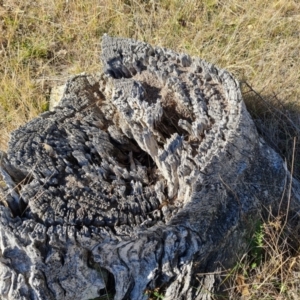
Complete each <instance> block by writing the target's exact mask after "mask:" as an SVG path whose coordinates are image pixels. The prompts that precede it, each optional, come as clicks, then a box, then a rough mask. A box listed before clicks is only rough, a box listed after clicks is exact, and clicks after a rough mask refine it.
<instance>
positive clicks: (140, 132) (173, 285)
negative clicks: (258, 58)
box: [0, 36, 299, 300]
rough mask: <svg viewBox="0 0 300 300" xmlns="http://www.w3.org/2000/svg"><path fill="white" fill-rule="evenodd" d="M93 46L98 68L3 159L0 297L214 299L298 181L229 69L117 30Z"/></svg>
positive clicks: (22, 133) (79, 79)
mask: <svg viewBox="0 0 300 300" xmlns="http://www.w3.org/2000/svg"><path fill="white" fill-rule="evenodd" d="M102 51H103V52H102V61H103V63H104V74H99V75H97V76H96V75H95V76H91V75H79V76H75V77H74V78H72V79H70V80H69V81H68V83H67V85H66V88H65V92H64V96H63V98H62V100H61V102H60V104H59V107H56V108H55V109H54V111H52V112H46V113H44V114H41V115H40V116H39V117H38V118H36V119H34V120H32V121H31V122H29V123H28V124H26V125H25V126H23V127H21V128H19V129H18V130H16V131H15V132H14V133H12V135H11V140H10V143H9V149H8V151H7V154H4V153H3V154H2V160H1V168H0V170H1V175H2V178H3V180H4V182H5V184H2V185H1V192H2V197H1V199H2V204H3V205H1V206H0V224H1V225H0V249H1V255H0V295H1V299H26V300H27V299H72V300H75V299H78V300H84V299H93V298H96V297H98V296H99V295H100V294H101V293H102V294H104V293H105V292H106V287H107V286H110V288H113V289H114V299H147V298H148V297H149V296H148V295H147V293H146V290H151V289H154V288H155V287H163V290H164V293H165V299H212V298H213V293H214V292H215V291H218V290H219V288H220V287H219V283H220V282H219V277H218V275H217V274H213V272H214V271H216V270H218V269H220V268H221V267H222V268H223V267H231V266H233V265H234V264H235V262H236V261H237V259H238V255H239V254H241V253H242V251H243V250H244V249H245V247H246V245H247V239H246V238H247V237H248V236H249V233H250V232H251V230H252V229H253V227H254V225H255V223H256V221H257V220H258V219H259V217H260V213H261V211H262V209H263V207H269V206H270V207H271V208H272V207H277V206H278V205H279V203H280V201H281V202H282V201H283V202H284V200H282V199H283V196H284V193H285V190H288V188H287V184H289V182H293V186H292V189H291V190H290V191H291V193H290V194H291V199H292V201H294V202H295V203H296V202H298V197H299V196H298V192H297V191H296V190H297V189H298V182H296V181H295V180H292V179H291V177H290V174H289V172H288V171H287V170H286V168H285V167H284V162H283V160H282V159H281V158H280V156H279V155H278V154H277V153H276V152H275V151H273V150H272V149H271V148H270V147H269V146H268V145H267V144H266V143H265V142H264V141H263V140H262V138H260V136H259V135H258V133H257V131H256V128H255V126H254V124H253V122H252V120H251V117H250V116H249V114H248V112H247V110H246V108H245V105H244V103H243V100H242V96H241V92H240V89H239V84H238V82H237V81H236V80H235V79H234V78H233V77H232V75H231V74H230V73H228V72H227V71H225V70H221V69H218V68H216V67H215V66H213V65H211V64H209V63H207V62H205V61H203V60H201V59H198V58H191V57H189V56H188V55H185V54H178V53H175V52H173V51H170V50H167V49H162V48H153V47H151V46H150V45H148V44H146V43H142V42H136V41H134V40H129V39H121V38H111V37H109V36H104V37H103V44H102ZM291 180H292V181H291ZM204 272H209V274H207V275H202V276H198V277H196V274H198V273H204Z"/></svg>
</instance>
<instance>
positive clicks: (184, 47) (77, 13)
mask: <svg viewBox="0 0 300 300" xmlns="http://www.w3.org/2000/svg"><path fill="white" fill-rule="evenodd" d="M104 33H108V34H110V35H113V36H122V37H130V38H135V39H138V40H143V41H146V42H149V43H151V44H153V45H159V46H163V47H168V48H172V49H174V50H177V51H180V52H187V53H189V54H191V55H193V56H200V57H201V58H204V59H206V60H207V61H210V62H213V63H215V64H216V65H218V66H220V67H222V68H226V69H227V70H229V71H230V72H232V73H233V74H234V75H235V76H236V77H237V78H238V79H239V80H240V81H241V83H242V89H243V94H244V99H245V102H246V104H247V106H248V109H249V110H250V112H251V114H252V116H253V118H254V121H255V123H256V125H257V127H258V130H259V131H260V133H261V134H262V135H263V136H264V137H265V138H266V139H267V141H268V142H269V143H270V144H271V145H272V146H273V147H274V148H275V149H276V150H277V151H278V152H279V153H280V154H281V155H282V156H283V157H285V158H286V161H287V163H288V165H289V167H290V168H291V162H292V157H293V158H294V169H295V171H294V175H295V176H296V177H298V178H299V174H300V157H299V155H300V154H299V153H300V152H299V151H297V149H299V148H300V147H298V145H299V140H300V139H299V128H300V118H299V110H300V108H299V103H300V102H299V94H300V93H299V92H300V72H299V70H300V59H299V57H300V43H299V38H300V2H299V1H297V0H294V1H292V0H276V1H264V0H249V1H238V0H226V1H225V0H223V1H218V0H202V1H196V0H193V1H192V0H161V1H159V0H123V1H121V0H55V1H54V0H38V1H25V0H19V1H18V0H2V1H1V0H0V149H1V150H5V149H7V143H8V140H9V133H10V132H11V131H12V130H14V129H15V128H17V127H19V126H20V125H22V124H24V123H25V122H27V121H28V120H30V119H32V118H33V117H35V116H36V115H37V114H39V113H40V112H42V111H45V110H47V109H48V105H49V94H50V91H51V88H52V87H53V86H56V85H59V84H61V83H64V82H65V81H66V79H67V78H68V76H70V75H72V74H77V73H80V72H87V73H90V72H97V71H99V70H101V63H100V61H99V53H100V50H101V49H100V39H101V36H102V35H103V34H104ZM295 137H296V140H295ZM294 140H295V141H296V150H295V151H292V149H293V141H294ZM299 146H300V145H299ZM298 152H299V153H298ZM274 218H275V219H274V220H273V221H272V222H273V223H274V222H279V223H280V220H279V221H278V220H277V219H276V217H274ZM273 223H272V224H273ZM279 223H278V224H279ZM264 224H265V225H263V242H264V243H263V248H264V255H265V256H264V257H265V258H266V259H265V261H263V262H261V264H260V266H259V268H258V267H257V268H256V269H255V270H252V269H251V266H250V261H249V255H248V256H247V259H248V262H247V259H246V260H245V261H243V262H242V264H243V267H244V269H247V270H246V271H245V270H244V271H245V274H247V276H248V277H247V276H246V275H245V274H243V276H245V280H246V282H247V284H248V285H249V289H251V290H250V295H254V296H253V297H254V298H253V297H252V298H251V299H293V298H292V297H293V296H291V295H292V294H293V293H294V294H295V295H296V296H297V297H300V293H299V288H298V286H297V284H296V277H295V276H298V275H295V274H298V273H299V272H298V271H294V270H296V269H297V268H298V269H299V270H300V268H299V266H300V263H299V260H300V259H299V252H298V249H294V248H293V251H292V250H291V249H292V248H291V247H290V246H289V245H291V243H289V242H288V240H284V239H282V232H281V234H280V235H277V231H276V230H277V229H274V228H273V225H272V224H271V223H268V222H265V223H264ZM280 224H281V225H280V226H282V223H280ZM286 226H287V225H285V227H286ZM270 232H271V233H270ZM297 239H298V237H296V238H294V239H293V241H294V242H295V241H296V240H297ZM282 241H283V242H282ZM279 242H280V243H279ZM281 242H282V243H281ZM294 244H295V243H294ZM278 263H279V265H278ZM276 264H277V265H276ZM292 265H293V266H292ZM294 268H296V269H294ZM250 269H251V270H250ZM298 269H297V270H298ZM249 270H250V271H249ZM295 272H296V273H295ZM297 272H298V273H297ZM274 276H275V277H274ZM277 279H278V280H279V283H278V280H277ZM272 282H276V285H278V287H276V288H277V290H276V291H277V294H276V292H274V286H275V285H274V284H273V283H272ZM234 284H235V283H233V285H234ZM270 284H271V286H273V288H272V287H270ZM237 286H238V285H237ZM268 288H270V297H269V298H266V297H265V298H262V295H261V294H259V293H260V292H259V291H263V292H264V293H266V291H267V289H268ZM287 289H292V292H291V293H289V294H288V293H286V291H287ZM233 290H236V289H233ZM254 290H257V291H258V292H254ZM284 291H285V292H284ZM255 297H256V298H255ZM278 297H279V298H278ZM280 297H283V298H280ZM294 299H297V298H294Z"/></svg>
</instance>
